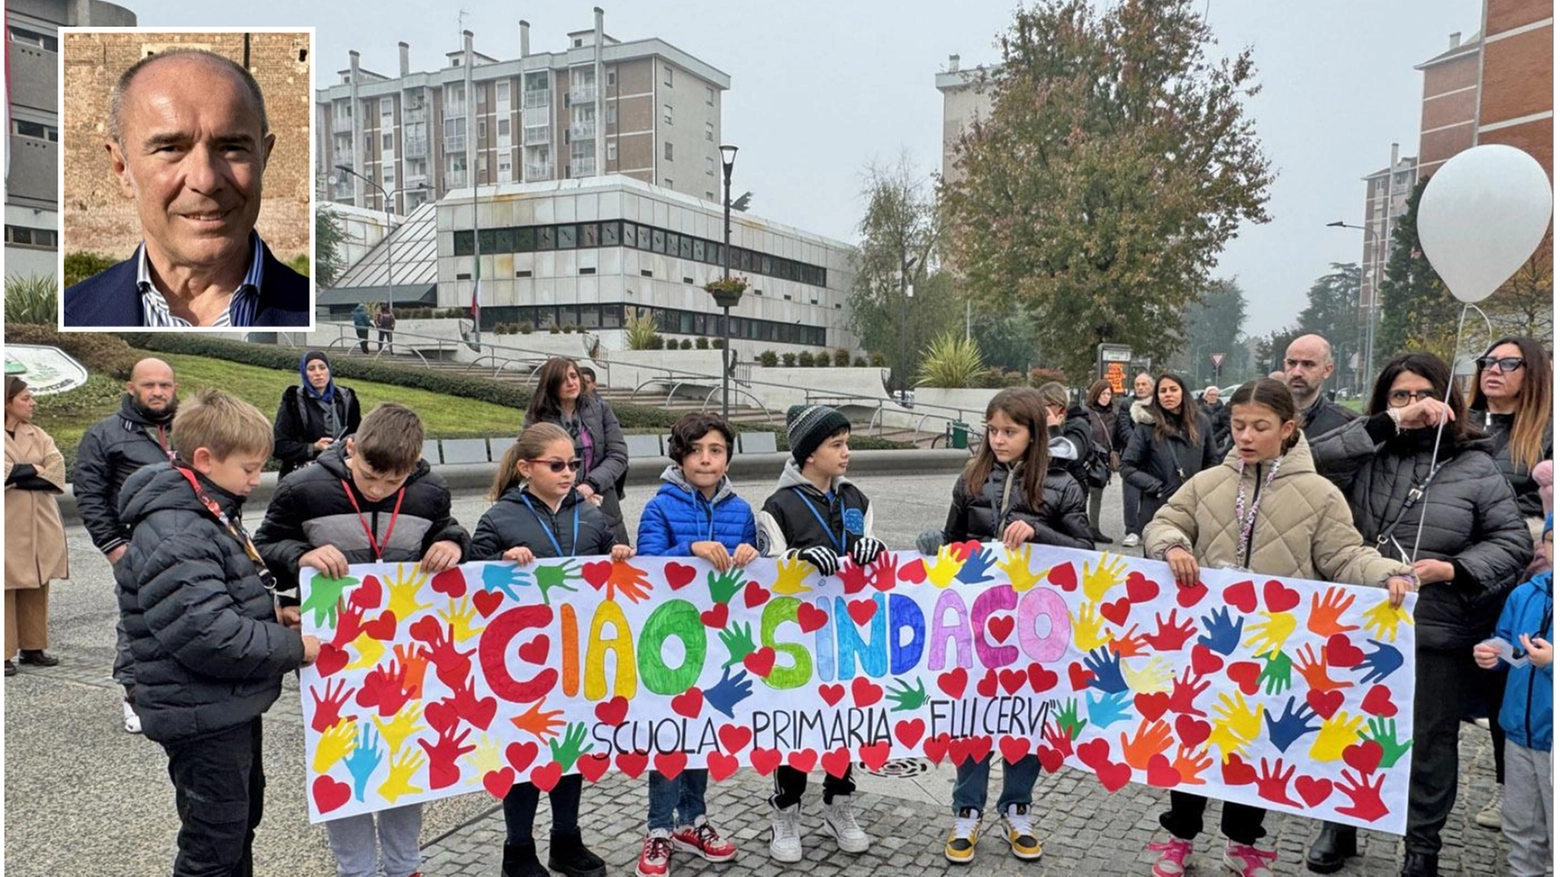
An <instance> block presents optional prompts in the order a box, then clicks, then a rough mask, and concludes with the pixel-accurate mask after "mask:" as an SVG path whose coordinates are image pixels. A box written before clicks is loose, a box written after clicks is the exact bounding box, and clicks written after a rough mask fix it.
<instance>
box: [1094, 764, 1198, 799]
mask: <svg viewBox="0 0 1560 877" xmlns="http://www.w3.org/2000/svg"><path fill="white" fill-rule="evenodd" d="M1094 775H1095V776H1097V777H1099V778H1100V785H1102V786H1104V787H1105V791H1107V792H1116V791H1119V790H1120V789H1121V787H1122V786H1125V785H1126V784H1127V783H1129V782H1131V781H1132V768H1130V767H1128V766H1127V765H1125V764H1118V763H1116V762H1114V761H1107V762H1105V763H1104V764H1101V765H1099V766H1097V767H1095V768H1094ZM1176 776H1177V777H1179V776H1180V775H1179V774H1177V775H1176Z"/></svg>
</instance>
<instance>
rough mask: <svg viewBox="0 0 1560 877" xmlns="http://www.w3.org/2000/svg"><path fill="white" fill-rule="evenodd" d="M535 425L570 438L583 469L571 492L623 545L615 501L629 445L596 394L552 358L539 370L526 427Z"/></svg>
mask: <svg viewBox="0 0 1560 877" xmlns="http://www.w3.org/2000/svg"><path fill="white" fill-rule="evenodd" d="M537 423H553V424H557V425H558V426H560V427H562V428H563V430H564V431H565V432H566V433H568V435H569V437H570V439H572V440H573V442H574V456H576V457H578V458H580V461H581V462H582V464H583V468H582V469H581V470H580V475H579V479H578V481H577V482H576V485H575V489H576V490H577V491H579V494H580V497H581V498H583V499H584V500H585V501H586V502H588V503H591V504H592V505H595V506H599V507H600V508H601V511H602V514H604V515H606V518H607V526H608V528H609V529H611V531H612V535H613V537H615V538H616V539H617V541H618V542H620V543H627V542H628V528H627V527H625V526H624V524H623V510H622V509H621V508H620V507H619V505H618V501H619V500H621V499H622V498H623V478H624V476H625V475H626V474H627V473H628V443H627V442H625V441H624V440H623V429H622V427H620V426H618V419H617V415H616V414H613V413H612V409H611V408H610V407H608V406H607V404H606V403H605V402H603V401H601V397H600V396H598V395H596V394H595V393H584V392H582V384H581V382H580V372H579V368H578V367H577V366H575V364H574V361H573V360H570V359H564V358H563V357H561V356H559V357H553V358H552V359H549V360H547V362H546V363H545V364H543V365H542V367H541V368H540V369H537V372H536V394H535V395H534V396H532V397H531V408H530V410H529V411H527V412H526V415H525V425H526V426H531V425H532V424H537Z"/></svg>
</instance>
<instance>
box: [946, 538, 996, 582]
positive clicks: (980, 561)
mask: <svg viewBox="0 0 1560 877" xmlns="http://www.w3.org/2000/svg"><path fill="white" fill-rule="evenodd" d="M996 562H997V556H996V555H995V554H993V553H992V552H991V549H990V548H989V547H985V546H982V547H981V549H980V550H979V551H972V552H970V556H969V558H968V559H966V560H965V561H964V566H962V567H960V569H959V574H958V575H957V576H955V578H957V579H958V580H959V581H961V582H963V583H964V584H966V585H979V584H982V583H984V582H989V581H991V579H992V575H991V572H990V570H991V567H992V565H993V564H995V563H996Z"/></svg>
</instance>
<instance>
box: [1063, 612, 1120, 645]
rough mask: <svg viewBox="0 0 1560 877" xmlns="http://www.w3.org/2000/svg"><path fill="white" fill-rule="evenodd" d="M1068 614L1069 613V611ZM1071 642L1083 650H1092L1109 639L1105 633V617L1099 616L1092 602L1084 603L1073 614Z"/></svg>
mask: <svg viewBox="0 0 1560 877" xmlns="http://www.w3.org/2000/svg"><path fill="white" fill-rule="evenodd" d="M1069 614H1070V613H1069ZM1072 628H1073V643H1074V644H1076V645H1077V646H1078V648H1079V649H1080V650H1082V651H1085V652H1092V651H1094V650H1095V649H1097V648H1099V647H1100V646H1103V645H1105V644H1106V643H1107V642H1109V641H1110V637H1108V636H1106V635H1105V619H1103V618H1101V617H1100V614H1099V612H1097V611H1096V610H1095V606H1094V604H1093V603H1084V604H1083V605H1082V606H1079V607H1078V614H1077V615H1074V616H1073V619H1072Z"/></svg>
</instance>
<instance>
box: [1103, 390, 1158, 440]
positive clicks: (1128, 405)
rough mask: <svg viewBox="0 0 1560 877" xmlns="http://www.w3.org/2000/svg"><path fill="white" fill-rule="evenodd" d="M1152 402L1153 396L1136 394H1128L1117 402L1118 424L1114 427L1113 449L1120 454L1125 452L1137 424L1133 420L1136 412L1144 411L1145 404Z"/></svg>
mask: <svg viewBox="0 0 1560 877" xmlns="http://www.w3.org/2000/svg"><path fill="white" fill-rule="evenodd" d="M1152 404H1153V399H1152V397H1145V398H1142V399H1139V398H1137V397H1136V396H1127V397H1125V398H1123V399H1122V400H1121V401H1120V402H1117V403H1115V405H1116V424H1115V426H1114V427H1113V428H1114V429H1115V434H1114V438H1115V442H1114V444H1113V449H1114V450H1115V451H1116V453H1117V454H1118V455H1119V454H1125V453H1126V452H1127V445H1130V444H1132V433H1133V428H1134V426H1135V425H1136V424H1135V422H1134V420H1133V414H1134V412H1135V411H1142V410H1143V408H1144V406H1146V405H1152Z"/></svg>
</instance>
